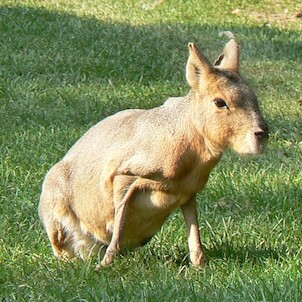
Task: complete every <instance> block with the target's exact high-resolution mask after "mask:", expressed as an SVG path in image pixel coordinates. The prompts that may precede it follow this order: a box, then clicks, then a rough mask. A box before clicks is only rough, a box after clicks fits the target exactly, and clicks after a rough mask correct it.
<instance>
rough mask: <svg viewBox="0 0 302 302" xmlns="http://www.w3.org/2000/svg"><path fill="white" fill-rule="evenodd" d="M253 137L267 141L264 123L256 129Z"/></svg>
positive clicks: (266, 127) (266, 129)
mask: <svg viewBox="0 0 302 302" xmlns="http://www.w3.org/2000/svg"><path fill="white" fill-rule="evenodd" d="M254 135H255V137H256V138H257V139H259V140H262V139H268V136H269V129H268V126H267V124H266V123H263V124H261V125H260V126H259V127H257V129H255V131H254Z"/></svg>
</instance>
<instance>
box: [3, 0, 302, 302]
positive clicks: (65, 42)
mask: <svg viewBox="0 0 302 302" xmlns="http://www.w3.org/2000/svg"><path fill="white" fill-rule="evenodd" d="M301 11H302V5H301V4H299V3H298V1H290V0H288V1H272V0H265V1H257V0H251V1H237V0H235V1H222V0H218V1H206V0H193V1H172V0H171V1H164V0H162V1H161V0H157V1H133V0H131V1H121V0H118V1H110V0H102V1H101V0H89V1H80V0H65V1H64V0H51V1H47V0H44V1H42V0H41V1H38V0H31V1H27V0H22V1H21V0H20V1H13V0H11V1H10V0H2V1H1V4H0V105H1V107H0V108H1V110H0V122H1V123H0V154H1V161H0V173H1V174H0V175H1V176H0V184H1V185H0V196H1V197H0V198H1V199H0V217H1V219H0V300H2V301H287V302H289V301H301V300H302V219H301V214H302V169H301V163H302V104H301V100H302V90H301V89H302V88H301V82H302V56H301V54H302V34H301V32H302V19H301ZM222 30H232V31H233V32H234V33H236V35H237V37H238V40H239V42H240V44H241V70H242V73H243V74H244V76H245V78H247V79H248V81H249V83H250V84H251V86H252V87H253V88H254V89H255V91H256V93H257V95H258V96H259V99H260V101H261V107H262V110H263V113H264V116H265V117H266V120H267V122H268V124H269V126H270V131H271V135H270V142H269V148H268V150H267V152H266V153H265V154H264V155H262V156H260V157H255V158H240V157H239V156H238V155H237V154H235V153H233V152H232V151H228V152H227V153H226V154H225V156H224V158H223V160H222V161H221V163H220V164H219V166H218V167H217V168H215V170H214V171H213V173H212V174H211V177H210V179H209V182H208V184H207V186H206V189H205V190H204V191H203V192H201V193H200V194H199V195H198V212H199V222H200V231H201V236H202V239H203V243H204V246H205V252H206V257H207V264H206V266H205V268H204V269H196V268H193V267H192V266H191V265H190V263H189V260H188V248H187V238H186V230H185V225H184V221H183V218H182V214H181V213H180V211H176V212H175V213H174V214H173V215H172V216H171V217H170V218H169V220H168V221H167V222H166V224H165V225H164V227H163V228H162V230H161V231H160V232H159V233H158V234H157V235H156V236H155V237H154V238H153V239H152V240H151V241H150V242H149V243H148V244H147V245H146V246H145V247H143V248H140V249H137V250H135V251H130V252H128V253H126V254H125V255H123V256H120V257H118V258H117V259H116V261H115V263H114V265H113V266H111V267H109V268H107V269H103V270H101V271H100V272H95V271H94V268H95V265H96V263H97V262H98V261H99V260H100V259H98V257H95V258H92V259H91V260H90V261H88V262H83V261H75V262H71V263H62V262H60V261H58V260H57V259H55V258H54V256H53V254H52V251H51V248H50V245H49V242H48V239H47V236H46V233H45V231H44V230H43V228H42V226H41V224H40V222H39V219H38V215H37V206H38V202H39V195H40V191H41V184H42V181H43V178H44V175H45V173H46V172H47V171H48V169H49V168H50V167H51V166H52V165H53V164H54V163H56V162H57V161H59V160H60V159H61V158H62V157H63V156H64V154H65V153H66V151H67V150H68V149H69V148H70V147H71V146H72V145H73V143H74V142H75V141H76V140H77V139H78V138H79V137H80V136H81V135H82V134H83V133H84V132H85V131H86V130H87V129H89V127H91V126H92V125H93V124H95V123H96V122H97V121H99V120H101V119H102V118H104V117H106V116H108V115H111V114H113V113H115V112H117V111H120V110H123V109H126V108H151V107H154V106H158V105H160V104H162V103H163V102H164V101H165V100H166V99H167V98H168V97H170V96H180V95H185V94H186V93H187V92H188V90H189V88H188V85H187V83H186V80H185V73H184V71H185V64H186V60H187V56H188V50H187V43H188V42H193V41H194V42H197V44H198V45H199V46H200V48H201V49H202V51H203V52H204V53H205V54H206V55H207V56H208V57H209V58H210V59H211V61H214V60H215V59H216V57H217V56H218V55H219V53H220V51H221V50H222V48H223V46H224V43H225V42H226V40H225V39H221V38H219V37H218V33H219V32H220V31H222Z"/></svg>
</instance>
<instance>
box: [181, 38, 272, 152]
mask: <svg viewBox="0 0 302 302" xmlns="http://www.w3.org/2000/svg"><path fill="white" fill-rule="evenodd" d="M226 33H227V35H228V36H229V37H230V38H231V39H230V41H229V42H228V43H227V44H226V45H225V48H224V51H223V53H222V54H221V55H220V56H219V57H218V59H217V60H216V62H215V63H214V65H212V64H211V63H210V62H209V61H208V59H207V58H206V57H205V56H204V55H203V54H202V53H201V52H200V51H199V50H198V48H197V46H196V45H195V44H194V43H189V45H188V46H189V52H190V55H189V59H188V62H187V68H186V77H187V81H188V83H189V85H190V86H191V88H192V91H193V93H192V96H193V98H194V99H193V102H194V119H193V120H194V123H195V127H196V129H197V130H198V132H199V133H200V134H201V135H202V136H203V137H204V139H205V142H206V143H207V145H208V147H209V149H210V150H211V152H212V153H213V154H215V153H216V154H219V153H220V152H221V151H223V150H224V149H225V148H227V147H231V148H232V149H233V150H235V151H236V152H238V153H241V154H260V153H262V152H263V151H264V149H265V147H266V144H267V141H268V133H269V132H268V126H267V124H266V122H265V121H264V119H263V117H262V114H261V111H260V109H259V105H258V100H257V97H256V95H255V93H254V92H253V90H252V89H251V88H250V87H249V86H248V84H247V83H246V82H245V81H244V80H243V78H242V77H241V76H240V72H239V45H238V42H237V40H236V38H235V37H234V35H233V34H232V33H230V32H226Z"/></svg>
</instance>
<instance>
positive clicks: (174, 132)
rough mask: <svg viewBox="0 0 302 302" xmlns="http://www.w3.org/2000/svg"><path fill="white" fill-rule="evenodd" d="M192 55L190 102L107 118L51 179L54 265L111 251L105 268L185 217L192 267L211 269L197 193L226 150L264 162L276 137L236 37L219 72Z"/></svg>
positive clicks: (45, 211)
mask: <svg viewBox="0 0 302 302" xmlns="http://www.w3.org/2000/svg"><path fill="white" fill-rule="evenodd" d="M189 50H190V56H189V60H188V63H187V73H186V75H187V80H188V82H189V84H190V86H191V88H192V90H191V91H190V93H189V94H188V95H187V96H185V97H179V98H171V99H169V100H168V101H166V103H165V104H163V105H162V106H160V107H156V108H153V109H150V110H138V109H137V110H125V111H122V112H119V113H117V114H115V115H113V116H110V117H108V118H106V119H104V120H103V121H101V122H99V123H98V124H97V125H95V126H94V127H92V128H91V129H90V130H89V131H88V132H87V133H86V134H85V135H84V136H83V137H82V138H81V139H80V140H79V141H78V142H77V143H76V144H75V145H74V146H73V147H72V148H71V150H70V151H69V152H68V153H67V154H66V156H65V157H64V158H63V159H62V160H61V161H60V162H59V163H57V164H56V165H55V166H54V167H52V169H51V170H50V171H49V172H48V173H47V175H46V177H45V180H44V183H43V189H42V194H41V200H40V205H39V215H40V218H41V220H42V222H43V225H44V227H45V229H46V231H47V233H48V236H49V238H50V242H51V244H52V248H53V251H54V254H55V255H56V256H58V257H60V258H63V259H66V258H72V257H74V256H80V257H82V258H85V257H87V256H89V255H90V254H91V253H92V252H95V251H97V250H98V249H99V248H100V247H101V246H107V250H106V253H105V256H104V258H103V260H102V262H101V265H102V266H107V265H109V264H111V263H112V262H113V259H114V256H115V255H116V253H118V252H120V251H121V250H123V249H125V248H134V247H137V246H140V245H143V244H144V243H146V242H147V241H148V240H149V239H150V238H151V237H152V236H153V235H154V234H155V233H156V232H157V231H158V230H159V229H160V228H161V226H162V225H163V223H164V222H165V220H166V218H167V217H168V216H169V214H170V213H171V212H172V211H173V210H175V209H176V208H181V209H182V212H183V214H184V218H185V221H186V226H187V230H188V238H189V239H188V244H189V250H190V259H191V261H192V263H193V264H194V265H202V264H203V262H204V255H203V251H202V245H201V241H200V236H199V229H198V223H197V211H196V193H197V192H198V191H200V190H202V189H203V188H204V186H205V184H206V182H207V180H208V177H209V173H210V171H211V170H212V169H213V168H214V167H215V165H216V164H217V163H218V161H219V160H220V158H221V155H222V153H223V151H224V150H225V149H226V148H227V147H231V148H232V149H234V150H235V151H237V152H239V153H242V154H259V153H261V152H262V151H263V150H264V148H265V145H266V142H267V138H268V128H267V125H266V123H265V122H264V120H263V118H262V116H261V113H260V110H259V107H258V104H257V98H256V96H255V95H254V93H253V91H252V90H251V89H250V88H249V87H248V85H247V84H246V83H245V82H244V81H243V79H242V78H241V76H240V74H239V47H238V43H237V41H236V39H235V38H234V37H233V36H231V40H230V41H229V42H228V43H227V44H226V46H225V49H224V53H223V54H222V55H221V56H220V57H219V60H218V61H217V62H216V65H215V66H212V65H211V64H210V63H209V61H208V60H207V59H206V58H205V57H204V55H202V54H201V53H200V52H199V51H198V49H197V48H196V46H195V45H194V44H193V43H189ZM217 99H222V100H224V101H225V102H226V104H227V107H221V105H220V107H219V104H217Z"/></svg>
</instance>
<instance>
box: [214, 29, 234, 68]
mask: <svg viewBox="0 0 302 302" xmlns="http://www.w3.org/2000/svg"><path fill="white" fill-rule="evenodd" d="M219 35H220V36H223V35H226V36H228V37H229V38H230V41H229V42H228V43H227V44H226V45H225V47H224V50H223V53H222V54H221V55H220V56H219V57H218V59H217V60H216V61H215V63H214V66H217V67H219V68H221V69H227V70H231V71H234V72H237V73H239V45H238V42H237V39H236V38H235V36H234V34H233V33H232V32H230V31H224V32H221V33H220V34H219Z"/></svg>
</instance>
